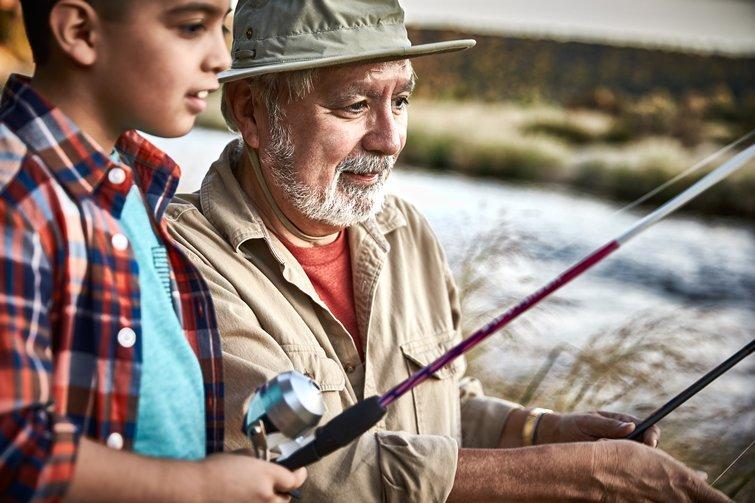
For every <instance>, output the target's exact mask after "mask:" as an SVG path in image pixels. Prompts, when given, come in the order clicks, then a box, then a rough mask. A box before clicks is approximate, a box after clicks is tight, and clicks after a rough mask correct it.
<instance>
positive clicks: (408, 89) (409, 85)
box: [394, 73, 417, 94]
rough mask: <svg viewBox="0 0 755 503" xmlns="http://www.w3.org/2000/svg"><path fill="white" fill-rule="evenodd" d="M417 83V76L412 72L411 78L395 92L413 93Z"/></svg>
mask: <svg viewBox="0 0 755 503" xmlns="http://www.w3.org/2000/svg"><path fill="white" fill-rule="evenodd" d="M416 85H417V77H415V76H414V73H412V76H411V78H409V80H407V81H406V83H405V84H404V85H403V86H401V87H399V88H398V89H397V90H396V92H395V93H394V94H401V93H409V94H412V93H413V92H414V87H415V86H416Z"/></svg>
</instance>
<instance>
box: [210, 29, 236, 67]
mask: <svg viewBox="0 0 755 503" xmlns="http://www.w3.org/2000/svg"><path fill="white" fill-rule="evenodd" d="M205 63H206V65H207V69H208V70H210V71H212V72H214V73H220V72H222V71H223V70H227V69H228V68H230V66H231V52H230V50H229V49H228V46H227V45H226V42H225V36H222V37H217V38H216V40H215V41H214V43H213V46H212V49H211V51H210V54H209V55H208V57H207V58H206V60H205Z"/></svg>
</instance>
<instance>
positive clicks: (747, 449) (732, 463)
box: [710, 440, 755, 486]
mask: <svg viewBox="0 0 755 503" xmlns="http://www.w3.org/2000/svg"><path fill="white" fill-rule="evenodd" d="M752 444H755V440H753V441H752V442H750V445H748V446H747V447H745V450H743V451H742V452H740V453H739V456H737V457H736V459H735V460H734V461H732V462H731V464H729V466H727V467H726V469H725V470H724V471H723V472H721V475H719V476H718V477H716V480H714V481H713V482H711V483H710V485H712V486H713V485H715V484H716V482H718V481H719V479H720V478H721V477H723V476H724V475H725V474H726V472H728V471H729V470H731V467H732V466H734V465H735V464H736V462H737V461H739V460H740V459H741V458H742V456H744V455H745V453H747V451H749V450H750V447H752Z"/></svg>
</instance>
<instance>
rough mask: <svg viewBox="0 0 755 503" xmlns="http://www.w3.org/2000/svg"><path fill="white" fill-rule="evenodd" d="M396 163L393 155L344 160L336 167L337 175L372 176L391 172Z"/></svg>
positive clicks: (365, 156) (362, 156)
mask: <svg viewBox="0 0 755 503" xmlns="http://www.w3.org/2000/svg"><path fill="white" fill-rule="evenodd" d="M395 163H396V158H395V157H393V156H392V155H358V156H353V157H349V158H346V159H344V160H343V161H341V163H340V164H339V165H338V166H337V167H336V173H338V174H340V173H343V172H344V171H346V172H349V173H355V174H357V175H372V174H377V173H382V172H384V171H390V170H391V169H393V165H394V164H395Z"/></svg>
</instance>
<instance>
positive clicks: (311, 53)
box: [231, 0, 411, 68]
mask: <svg viewBox="0 0 755 503" xmlns="http://www.w3.org/2000/svg"><path fill="white" fill-rule="evenodd" d="M233 25H234V26H233V32H234V33H233V47H232V49H231V52H232V55H233V65H232V67H233V68H251V67H257V66H265V65H270V64H280V63H284V62H294V61H305V60H307V59H317V58H323V57H325V58H327V57H338V56H342V55H346V54H349V53H355V52H369V51H378V50H383V49H390V48H399V47H409V46H410V45H411V42H410V41H409V38H408V37H407V34H406V28H405V26H404V10H403V9H402V8H401V5H399V3H398V1H397V0H348V1H345V0H239V2H238V4H237V6H236V11H235V14H234V23H233Z"/></svg>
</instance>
